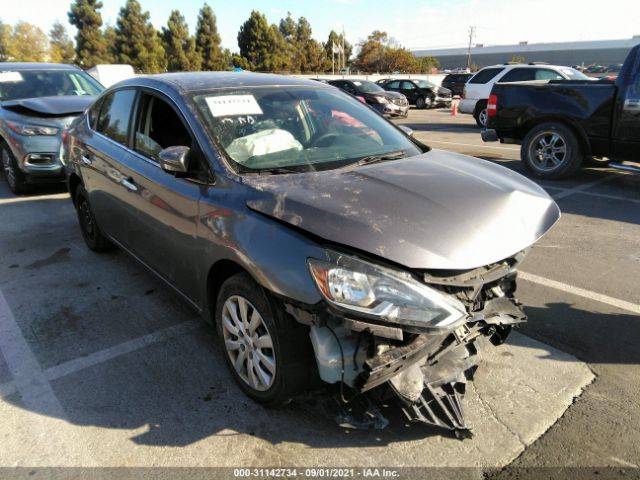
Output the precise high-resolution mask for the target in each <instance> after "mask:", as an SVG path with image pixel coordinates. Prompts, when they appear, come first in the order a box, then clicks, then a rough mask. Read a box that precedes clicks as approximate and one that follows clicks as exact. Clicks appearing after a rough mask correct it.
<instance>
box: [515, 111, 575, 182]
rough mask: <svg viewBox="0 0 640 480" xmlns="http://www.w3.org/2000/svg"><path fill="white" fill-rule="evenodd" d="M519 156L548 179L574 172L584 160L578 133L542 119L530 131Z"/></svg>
mask: <svg viewBox="0 0 640 480" xmlns="http://www.w3.org/2000/svg"><path fill="white" fill-rule="evenodd" d="M520 157H521V158H522V161H523V162H524V165H525V167H526V168H527V170H528V171H529V172H531V174H532V175H533V176H534V177H537V178H542V179H549V180H556V179H560V178H566V177H568V176H570V175H572V174H574V173H575V172H576V171H577V170H578V169H579V168H580V166H581V165H582V162H583V160H584V154H583V152H582V148H581V146H580V143H579V142H578V139H577V138H576V135H575V134H574V133H573V131H571V129H570V128H568V127H567V126H565V125H563V124H561V123H556V122H549V123H543V124H541V125H538V126H537V127H535V128H533V129H532V130H531V131H530V132H529V133H527V135H526V137H524V140H523V141H522V147H521V149H520Z"/></svg>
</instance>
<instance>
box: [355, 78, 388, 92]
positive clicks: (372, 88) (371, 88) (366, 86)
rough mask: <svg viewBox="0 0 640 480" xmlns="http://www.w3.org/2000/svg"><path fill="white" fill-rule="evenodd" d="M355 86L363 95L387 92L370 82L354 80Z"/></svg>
mask: <svg viewBox="0 0 640 480" xmlns="http://www.w3.org/2000/svg"><path fill="white" fill-rule="evenodd" d="M353 84H354V85H355V86H356V88H357V89H358V90H360V91H361V92H363V93H376V92H384V91H385V90H384V89H383V88H382V87H380V86H379V85H376V84H375V83H373V82H369V81H368V80H354V82H353Z"/></svg>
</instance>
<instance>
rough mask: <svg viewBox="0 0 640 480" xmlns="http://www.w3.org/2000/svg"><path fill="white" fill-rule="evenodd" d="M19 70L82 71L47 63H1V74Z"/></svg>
mask: <svg viewBox="0 0 640 480" xmlns="http://www.w3.org/2000/svg"><path fill="white" fill-rule="evenodd" d="M18 70H80V68H79V67H77V66H75V65H67V64H65V63H45V62H1V63H0V72H5V71H18Z"/></svg>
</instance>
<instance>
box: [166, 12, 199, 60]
mask: <svg viewBox="0 0 640 480" xmlns="http://www.w3.org/2000/svg"><path fill="white" fill-rule="evenodd" d="M162 41H163V44H164V50H165V52H166V54H167V69H168V70H169V71H170V72H183V71H198V70H200V67H201V65H202V57H201V56H200V55H199V54H198V52H197V51H196V40H195V38H193V37H192V36H190V35H189V27H188V26H187V22H186V21H185V19H184V16H182V15H181V14H180V12H179V11H178V10H173V11H172V12H171V15H169V20H168V21H167V27H166V28H165V27H163V28H162Z"/></svg>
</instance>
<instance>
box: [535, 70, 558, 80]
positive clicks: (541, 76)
mask: <svg viewBox="0 0 640 480" xmlns="http://www.w3.org/2000/svg"><path fill="white" fill-rule="evenodd" d="M536 80H564V77H563V76H562V75H560V74H559V73H558V72H555V71H553V70H547V69H540V70H536Z"/></svg>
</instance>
